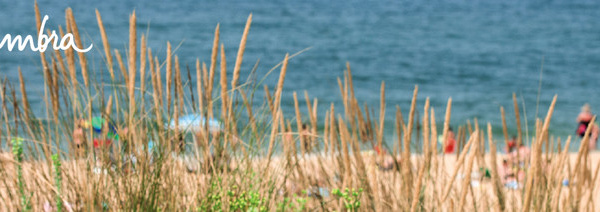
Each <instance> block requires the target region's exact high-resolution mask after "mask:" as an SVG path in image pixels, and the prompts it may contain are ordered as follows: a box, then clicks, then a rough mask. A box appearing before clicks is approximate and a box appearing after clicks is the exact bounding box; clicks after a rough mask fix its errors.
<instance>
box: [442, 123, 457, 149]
mask: <svg viewBox="0 0 600 212" xmlns="http://www.w3.org/2000/svg"><path fill="white" fill-rule="evenodd" d="M455 149H456V136H455V135H454V131H452V127H450V128H448V134H447V135H446V138H444V153H446V154H452V153H454V151H455Z"/></svg>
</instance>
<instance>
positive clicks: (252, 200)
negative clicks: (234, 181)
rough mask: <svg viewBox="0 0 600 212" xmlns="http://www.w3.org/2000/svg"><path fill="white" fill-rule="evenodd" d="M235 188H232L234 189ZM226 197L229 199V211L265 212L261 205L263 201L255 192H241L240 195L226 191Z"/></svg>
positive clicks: (233, 191)
mask: <svg viewBox="0 0 600 212" xmlns="http://www.w3.org/2000/svg"><path fill="white" fill-rule="evenodd" d="M236 188H237V187H236V186H234V189H236ZM227 196H228V197H229V198H230V199H231V201H230V203H229V210H230V211H256V212H258V211H261V212H262V211H267V207H265V206H264V205H263V203H264V200H263V198H262V197H261V196H260V195H259V194H258V192H257V191H252V190H250V191H243V192H241V193H238V192H236V191H235V190H229V191H227Z"/></svg>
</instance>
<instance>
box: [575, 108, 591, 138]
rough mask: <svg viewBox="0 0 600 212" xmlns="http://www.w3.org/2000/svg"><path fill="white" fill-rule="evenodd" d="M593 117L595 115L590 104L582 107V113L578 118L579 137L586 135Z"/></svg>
mask: <svg viewBox="0 0 600 212" xmlns="http://www.w3.org/2000/svg"><path fill="white" fill-rule="evenodd" d="M593 117H594V114H592V110H591V108H590V104H588V103H585V104H584V105H583V106H582V107H581V112H580V113H579V115H578V116H577V123H578V125H577V135H579V137H583V136H584V135H585V131H586V130H587V128H588V126H589V124H590V122H591V121H592V118H593Z"/></svg>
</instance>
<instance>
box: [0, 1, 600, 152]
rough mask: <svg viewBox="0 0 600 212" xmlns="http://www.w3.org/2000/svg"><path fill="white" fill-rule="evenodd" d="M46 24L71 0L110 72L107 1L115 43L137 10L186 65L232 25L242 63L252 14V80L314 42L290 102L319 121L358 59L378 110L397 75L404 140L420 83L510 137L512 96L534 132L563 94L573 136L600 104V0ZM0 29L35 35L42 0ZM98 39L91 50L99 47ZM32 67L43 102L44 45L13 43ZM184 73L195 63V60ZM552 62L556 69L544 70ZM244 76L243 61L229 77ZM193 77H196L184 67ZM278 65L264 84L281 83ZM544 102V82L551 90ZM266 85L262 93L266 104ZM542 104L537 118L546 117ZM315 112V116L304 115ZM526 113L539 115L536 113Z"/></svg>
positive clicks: (168, 4) (85, 6) (300, 5)
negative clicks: (69, 11)
mask: <svg viewBox="0 0 600 212" xmlns="http://www.w3.org/2000/svg"><path fill="white" fill-rule="evenodd" d="M39 5H40V9H41V12H42V15H44V14H47V15H49V16H50V20H49V21H48V22H47V24H46V28H47V29H54V30H56V29H57V26H58V25H62V26H64V25H65V24H64V10H65V8H67V7H72V8H73V10H74V14H75V17H76V21H77V24H78V26H79V28H80V33H81V34H82V35H84V36H85V41H84V43H86V44H87V45H89V44H90V43H93V44H94V48H93V49H92V51H90V56H89V57H90V58H91V59H89V60H91V61H90V66H91V68H92V69H93V73H94V74H95V75H96V76H97V77H99V76H101V75H102V76H103V77H104V78H105V79H108V72H107V71H106V67H105V65H104V63H103V61H102V59H101V57H100V53H101V52H102V51H103V47H102V43H101V38H100V33H99V30H98V26H97V23H96V16H95V9H98V10H99V11H100V12H101V14H102V18H103V20H104V24H105V26H106V28H107V33H108V37H109V40H110V42H111V46H112V47H113V48H119V49H120V50H121V52H125V50H124V49H125V47H126V46H127V40H128V37H127V36H128V17H129V14H130V13H131V12H132V11H133V10H135V12H136V14H137V24H138V29H137V30H138V33H147V35H148V39H149V46H150V47H151V48H152V50H153V52H154V53H155V54H157V55H158V56H159V57H160V58H162V59H164V56H165V52H166V42H167V41H170V42H171V43H172V44H173V45H174V46H176V47H177V50H176V54H177V55H179V57H180V61H181V63H182V66H184V65H185V64H189V65H190V67H192V68H193V67H194V62H195V60H196V58H199V59H200V60H201V61H206V62H210V58H209V55H210V50H211V46H212V42H213V40H212V39H213V32H214V28H215V26H216V25H217V23H220V26H221V41H222V43H223V44H224V45H225V49H226V52H227V57H228V58H229V61H228V67H230V69H232V67H233V66H234V65H233V63H234V58H235V55H236V53H237V48H238V45H239V41H240V38H241V35H242V32H243V29H244V24H245V22H246V18H247V17H248V15H249V14H250V13H252V15H253V22H252V27H251V29H250V35H249V37H248V44H247V46H246V52H245V55H244V63H243V65H242V72H243V79H245V76H247V75H248V73H249V72H250V70H251V69H252V67H253V66H254V65H255V64H256V63H257V61H258V60H260V62H259V63H258V68H257V72H258V76H259V77H262V76H264V75H265V74H266V73H267V72H268V71H269V70H270V69H271V68H272V67H273V66H275V65H276V64H277V63H279V62H280V61H281V60H283V58H284V56H285V54H286V53H290V54H293V53H296V52H299V51H301V50H304V49H306V48H310V49H309V50H308V51H305V52H303V53H302V54H300V55H298V56H296V57H294V58H293V59H291V60H290V62H289V67H288V74H287V76H286V82H285V86H284V96H283V99H282V106H283V109H284V111H286V113H287V114H288V117H291V116H292V115H293V111H294V107H293V97H292V94H293V92H294V91H296V92H298V93H299V96H301V97H302V98H300V99H302V100H301V108H303V109H305V108H306V107H305V105H303V103H304V94H303V93H304V91H305V90H306V91H307V92H308V93H309V95H310V96H311V97H313V98H318V99H319V116H320V123H322V122H323V116H324V114H325V110H326V109H328V108H329V105H330V103H332V102H333V103H335V104H336V105H337V111H342V110H343V106H342V104H341V97H340V92H339V88H338V84H337V77H343V70H344V69H345V66H346V62H349V63H350V65H351V67H352V72H353V75H354V76H353V78H354V86H355V89H356V96H357V98H358V100H359V101H360V102H361V105H362V104H363V103H367V104H369V105H371V107H373V108H374V109H375V115H376V114H378V109H377V108H379V92H380V91H379V88H380V84H381V82H382V81H385V83H386V84H385V85H386V103H387V114H386V115H387V122H386V126H387V130H386V132H387V134H388V135H389V136H387V137H388V138H387V139H388V140H389V141H390V142H392V140H393V137H394V136H393V123H394V122H393V117H394V111H395V105H399V106H400V107H401V108H402V111H403V112H404V113H405V117H407V114H406V113H407V112H408V110H409V107H410V100H411V98H412V92H413V88H414V86H415V85H418V86H419V97H418V108H419V109H420V111H421V113H422V110H423V105H424V102H425V98H426V97H430V99H431V105H432V106H433V107H434V108H435V109H436V112H437V114H436V115H437V117H436V119H437V120H439V121H440V125H439V126H438V127H441V122H442V121H443V113H444V112H445V106H446V101H447V100H448V98H449V97H452V98H453V107H452V126H453V127H454V128H457V127H458V126H459V125H461V124H465V123H466V121H467V120H469V119H473V118H477V119H478V120H479V123H480V124H481V125H482V126H483V125H484V124H485V123H487V122H490V123H491V124H492V125H493V127H494V132H495V134H496V136H497V137H498V138H501V131H502V130H501V129H502V128H501V126H502V123H501V116H500V110H499V108H500V106H504V107H505V109H506V112H507V117H508V125H509V133H510V134H516V128H515V120H514V109H513V102H512V93H513V92H514V93H516V94H517V97H518V99H519V104H520V107H521V116H522V117H523V120H522V122H523V124H525V123H527V124H528V129H529V131H532V132H530V133H529V135H532V134H534V133H533V131H534V130H533V129H534V128H533V127H534V123H535V117H536V115H537V116H538V117H544V116H545V114H546V111H547V108H548V106H549V105H550V101H551V100H552V97H553V95H555V94H557V95H558V101H557V104H556V109H555V111H554V116H553V118H552V122H551V126H550V131H551V132H550V133H551V134H554V135H556V136H560V137H563V140H564V138H565V137H566V136H568V135H574V131H575V128H576V123H575V117H576V116H577V114H578V113H579V111H580V107H581V106H582V105H583V104H584V103H586V102H588V103H590V104H591V106H592V111H593V112H598V111H600V98H598V97H600V87H599V85H600V72H599V69H600V2H598V1H572V0H556V1H516V0H514V1H513V0H507V1H458V0H457V1H450V0H443V1H385V0H382V1H358V0H348V1H314V0H307V1H297V2H292V1H265V0H255V1H191V0H183V1H163V0H147V1H120V0H104V1H48V0H40V1H39ZM0 8H2V9H0V10H1V11H2V12H1V13H0V20H1V21H0V34H2V36H3V35H4V34H7V33H10V34H12V35H16V34H21V35H27V34H35V30H36V29H35V18H34V17H35V16H34V9H33V1H10V2H8V1H1V2H0ZM87 45H86V46H87ZM19 66H20V67H21V68H22V69H23V72H24V74H25V81H26V83H27V85H28V86H27V91H28V92H29V97H30V101H31V104H32V106H33V107H34V109H35V110H36V111H38V112H40V114H41V111H43V110H44V104H43V100H42V97H43V78H42V74H41V68H40V67H41V65H40V62H39V56H38V54H37V53H33V52H31V51H24V52H17V51H13V52H8V51H7V50H6V48H2V49H0V77H2V78H4V77H7V78H8V79H9V80H11V81H12V82H14V83H18V72H17V68H18V67H19ZM183 70H185V69H183ZM542 70H543V72H541V71H542ZM229 74H231V70H230V73H229ZM184 76H185V75H184ZM277 76H278V71H277V72H274V74H272V75H270V76H269V77H267V79H266V80H265V82H264V83H266V84H267V85H269V86H270V87H271V88H273V87H274V85H275V84H276V81H277ZM540 76H541V80H542V81H541V92H540V93H539V107H538V88H539V86H540V84H539V83H540ZM262 98H263V91H262V87H261V88H260V89H259V90H258V92H257V94H256V97H255V101H256V102H262V101H263V99H262ZM536 111H537V114H536ZM305 114H306V113H305ZM525 115H526V116H525Z"/></svg>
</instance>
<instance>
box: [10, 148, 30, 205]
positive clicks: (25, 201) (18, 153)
mask: <svg viewBox="0 0 600 212" xmlns="http://www.w3.org/2000/svg"><path fill="white" fill-rule="evenodd" d="M11 143H12V146H13V149H12V151H13V155H14V156H15V161H16V162H17V163H16V164H17V184H18V186H19V194H20V195H21V209H22V210H23V211H29V210H31V204H30V202H29V201H30V198H29V197H27V195H26V194H25V180H24V178H23V165H22V162H23V138H19V137H17V138H14V139H12V141H11Z"/></svg>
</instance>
